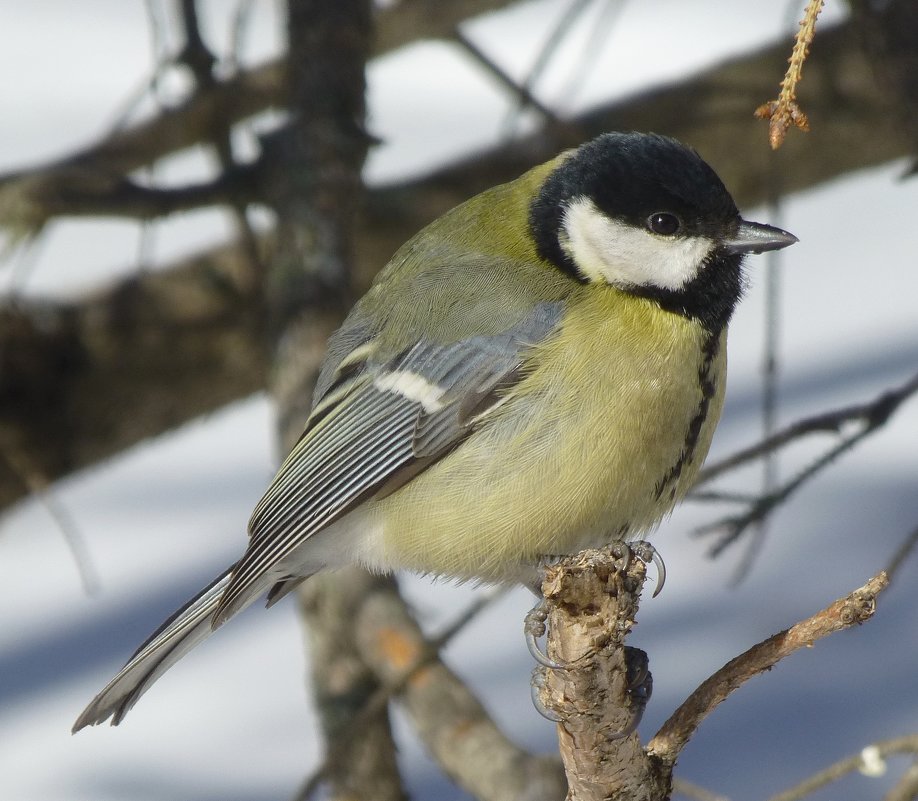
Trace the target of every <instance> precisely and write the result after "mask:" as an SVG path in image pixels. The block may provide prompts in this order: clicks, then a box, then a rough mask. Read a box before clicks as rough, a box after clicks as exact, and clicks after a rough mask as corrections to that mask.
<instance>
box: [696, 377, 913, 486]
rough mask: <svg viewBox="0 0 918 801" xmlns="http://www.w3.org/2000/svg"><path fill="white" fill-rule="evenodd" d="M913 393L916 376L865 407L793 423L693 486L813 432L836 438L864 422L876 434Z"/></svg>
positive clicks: (710, 467)
mask: <svg viewBox="0 0 918 801" xmlns="http://www.w3.org/2000/svg"><path fill="white" fill-rule="evenodd" d="M916 392H918V374H916V375H914V376H913V377H912V378H910V379H909V380H908V381H906V382H905V383H904V384H902V385H901V386H899V387H897V388H895V389H891V390H886V391H884V392H883V393H881V394H880V395H879V396H877V397H876V398H875V399H873V400H871V401H868V402H867V403H859V404H855V405H853V406H843V407H841V408H839V409H834V410H832V411H829V412H823V413H821V414H817V415H813V416H812V417H806V418H804V419H802V420H798V421H797V422H796V423H792V424H791V425H789V426H787V427H786V428H783V429H781V430H780V431H777V432H776V433H775V434H773V435H772V436H770V437H766V438H765V439H763V440H762V441H761V442H758V443H756V444H755V445H751V446H750V447H748V448H744V449H742V450H740V451H737V452H736V453H734V454H732V455H730V456H728V457H726V458H724V459H721V460H720V461H718V462H714V463H712V464H709V465H707V466H705V468H704V469H703V470H702V471H701V473H700V474H699V477H698V481H697V482H696V483H695V486H696V487H699V486H701V485H702V484H705V483H707V482H708V481H711V480H712V479H714V478H716V477H717V476H719V475H721V474H723V473H726V472H727V471H728V470H732V469H733V468H734V467H738V466H739V465H741V464H745V463H746V462H750V461H752V460H753V459H758V458H759V457H760V456H764V455H765V454H767V453H769V452H771V451H775V450H777V449H778V448H782V447H784V446H785V445H787V444H789V443H791V442H794V441H795V440H797V439H800V438H801V437H804V436H806V435H807V434H812V433H815V432H820V433H827V432H828V433H836V434H837V433H839V432H841V430H842V428H843V427H844V426H845V424H847V423H851V422H863V423H864V424H865V425H866V427H867V429H868V430H869V431H871V432H872V431H875V430H876V429H878V428H881V427H882V426H883V425H884V424H885V423H886V421H887V420H888V419H889V418H890V417H891V416H892V415H893V413H895V412H896V411H897V410H898V408H899V406H901V405H902V403H904V402H905V401H906V400H908V399H909V398H910V397H911V396H912V395H914V394H915V393H916ZM693 497H694V496H693Z"/></svg>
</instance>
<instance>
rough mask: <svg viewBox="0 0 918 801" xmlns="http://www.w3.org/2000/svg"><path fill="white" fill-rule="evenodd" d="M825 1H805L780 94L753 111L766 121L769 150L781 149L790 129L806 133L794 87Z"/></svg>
mask: <svg viewBox="0 0 918 801" xmlns="http://www.w3.org/2000/svg"><path fill="white" fill-rule="evenodd" d="M824 2H825V0H809V3H807V7H806V11H805V12H804V15H803V20H802V22H801V23H800V29H799V30H798V31H797V37H796V39H795V40H794V49H793V51H792V52H791V57H790V59H789V60H788V61H789V66H788V68H787V72H786V73H785V74H784V79H783V80H782V81H781V91H780V92H779V94H778V99H777V100H770V101H769V102H767V103H763V104H762V105H761V106H759V107H758V108H757V109H756V110H755V116H756V117H759V118H760V119H763V120H768V142H769V144H770V145H771V149H772V150H777V149H778V148H779V147H781V143H782V142H783V141H784V137H785V136H786V135H787V131H788V129H789V128H790V127H791V125H792V124H793V125H795V126H796V127H797V128H799V129H800V130H801V131H808V130H810V123H809V120H808V119H807V117H806V114H804V113H803V109H802V108H800V106H799V105H798V103H797V84H798V83H800V81H801V80H802V79H803V64H804V62H805V61H806V58H807V56H808V55H809V52H810V45H811V44H812V42H813V37H814V36H815V34H816V17H818V16H819V12H820V11H822V7H823V4H824Z"/></svg>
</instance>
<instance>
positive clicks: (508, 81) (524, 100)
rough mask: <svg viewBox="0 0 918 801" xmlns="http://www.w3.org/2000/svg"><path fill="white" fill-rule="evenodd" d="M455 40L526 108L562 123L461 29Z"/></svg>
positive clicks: (455, 34)
mask: <svg viewBox="0 0 918 801" xmlns="http://www.w3.org/2000/svg"><path fill="white" fill-rule="evenodd" d="M453 39H454V40H455V41H456V43H457V44H459V45H460V46H461V47H462V49H463V50H465V52H466V53H468V54H469V55H470V56H471V57H472V58H473V59H474V60H475V61H477V62H478V63H479V64H480V65H481V66H482V67H484V68H485V69H486V70H487V71H488V72H490V73H491V75H493V76H494V77H495V78H497V80H498V81H500V82H501V83H502V84H504V85H505V86H506V87H507V88H509V89H510V91H511V92H513V94H514V95H516V96H517V97H518V98H519V102H520V103H521V104H522V105H525V106H531V107H532V108H534V109H535V110H536V111H538V112H539V113H540V114H542V115H543V116H544V117H545V119H547V120H548V121H549V122H551V123H552V124H554V125H560V124H561V121H560V120H559V119H558V118H557V116H555V112H554V111H552V110H551V109H550V108H549V107H548V106H546V105H545V104H544V103H543V102H542V101H541V100H539V99H538V98H537V97H536V96H535V95H533V94H532V93H531V92H530V91H529V89H527V88H526V87H525V86H521V85H520V84H518V83H516V81H514V80H513V78H511V77H510V76H509V75H508V74H507V73H506V71H505V70H504V69H503V68H502V67H500V66H499V65H498V64H497V62H495V61H494V59H492V58H491V57H490V56H489V55H487V54H486V53H485V52H484V51H483V50H482V49H481V48H480V47H479V46H478V45H476V44H475V43H474V42H473V41H472V40H471V39H469V38H468V37H467V36H466V35H465V34H464V33H463V32H462V30H461V29H460V28H456V30H455V31H454V32H453Z"/></svg>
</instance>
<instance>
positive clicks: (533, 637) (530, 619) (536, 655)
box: [523, 557, 567, 719]
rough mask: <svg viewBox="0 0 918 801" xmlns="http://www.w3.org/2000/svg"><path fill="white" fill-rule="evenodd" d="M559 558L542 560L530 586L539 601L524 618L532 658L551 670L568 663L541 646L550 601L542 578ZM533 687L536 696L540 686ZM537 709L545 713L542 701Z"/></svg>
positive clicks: (537, 705)
mask: <svg viewBox="0 0 918 801" xmlns="http://www.w3.org/2000/svg"><path fill="white" fill-rule="evenodd" d="M557 559H558V557H555V558H554V559H553V560H552V559H551V558H549V557H546V558H543V559H542V560H541V561H540V564H539V570H538V577H539V578H538V581H537V582H534V583H533V584H532V585H530V587H529V589H530V590H532V592H533V593H534V594H535V595H536V597H538V599H539V601H538V603H536V605H535V606H534V607H532V609H530V610H529V611H528V612H527V613H526V617H525V618H523V633H524V634H525V637H526V647H527V648H528V649H529V653H530V654H532V658H533V659H535V661H536V662H538V663H539V664H540V665H541V666H542V667H545V668H548V669H549V670H566V669H567V665H563V664H561V663H560V662H555V661H554V660H553V659H551V658H550V657H549V656H548V654H546V653H545V652H544V651H543V650H542V649H541V648H540V647H539V639H540V638H542V637H544V636H545V632H546V625H545V623H546V621H547V620H548V602H547V601H546V600H545V598H543V597H542V579H543V577H544V575H545V567H546V566H547V565H549V564H552V562H553V561H554V562H557ZM533 675H534V674H533ZM542 681H543V682H544V676H543V677H542ZM532 687H533V698H535V697H536V694H537V691H538V688H537V687H536V685H535V684H534V683H533V685H532ZM536 709H538V710H539V712H541V713H542V714H543V715H544V706H542V704H541V702H540V703H537V704H536ZM545 717H548V715H545ZM549 719H551V718H549Z"/></svg>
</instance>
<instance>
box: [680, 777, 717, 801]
mask: <svg viewBox="0 0 918 801" xmlns="http://www.w3.org/2000/svg"><path fill="white" fill-rule="evenodd" d="M679 795H683V796H685V797H686V798H691V799H692V800H693V801H730V799H729V798H728V797H727V796H725V795H718V794H717V793H712V792H711V791H710V790H708V789H706V788H704V787H699V786H698V785H697V784H693V783H692V782H689V781H686V780H685V779H675V778H674V779H673V796H674V797H675V796H679Z"/></svg>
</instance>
